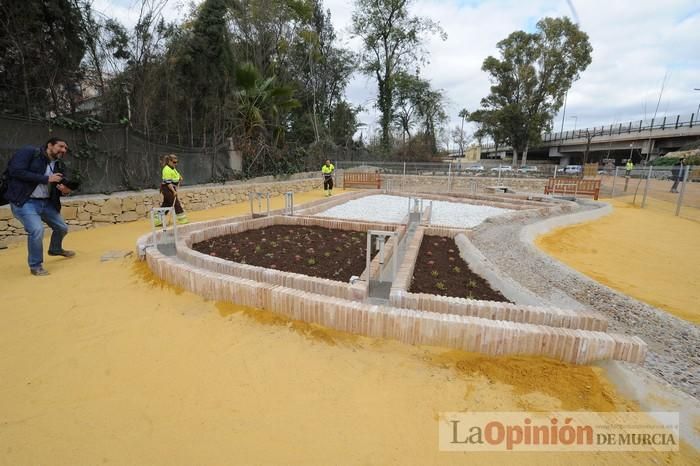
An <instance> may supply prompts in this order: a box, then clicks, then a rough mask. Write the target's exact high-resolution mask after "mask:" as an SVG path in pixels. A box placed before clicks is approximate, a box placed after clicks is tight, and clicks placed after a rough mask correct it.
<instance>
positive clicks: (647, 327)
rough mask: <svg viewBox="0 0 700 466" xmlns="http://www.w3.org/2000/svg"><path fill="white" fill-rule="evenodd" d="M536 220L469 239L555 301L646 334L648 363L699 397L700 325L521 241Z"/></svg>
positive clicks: (488, 228)
mask: <svg viewBox="0 0 700 466" xmlns="http://www.w3.org/2000/svg"><path fill="white" fill-rule="evenodd" d="M580 208H581V209H590V208H594V207H592V206H590V205H582V206H581V207H580ZM536 221H539V219H534V220H528V221H526V222H516V223H512V224H491V223H484V224H483V225H481V226H480V227H478V228H477V229H476V231H475V232H474V235H473V236H472V237H471V238H470V239H471V241H472V242H473V244H474V245H475V246H476V247H477V248H478V249H479V250H480V251H481V252H482V253H483V254H484V255H485V256H486V257H487V258H488V259H489V260H490V261H491V262H493V263H494V264H495V265H496V266H497V267H498V268H499V269H500V270H501V273H503V274H506V275H509V276H510V277H511V278H513V279H514V280H516V281H517V282H519V283H520V284H521V285H522V286H524V287H525V288H528V289H529V290H530V291H532V292H533V293H535V294H536V295H538V296H540V297H542V298H544V299H546V300H548V301H550V302H552V303H553V304H555V305H568V306H566V307H571V308H578V307H586V308H590V309H594V310H596V311H598V312H600V313H602V314H604V315H606V316H607V317H608V319H609V321H610V325H609V331H611V332H617V333H623V334H627V335H637V336H639V337H640V338H642V339H643V340H644V341H645V342H646V343H647V344H648V345H649V353H648V356H647V359H646V362H645V363H644V366H645V367H646V368H647V369H648V370H649V371H651V372H652V373H654V374H656V375H658V376H659V377H661V378H662V379H664V380H666V381H667V382H669V383H670V384H672V385H673V386H675V387H677V388H679V389H680V390H682V391H684V392H685V393H688V394H690V395H692V396H693V397H695V398H700V327H698V326H696V325H694V324H692V323H690V322H686V321H684V320H682V319H678V318H676V317H674V316H672V315H670V314H668V313H666V312H664V311H661V310H659V309H656V308H655V307H652V306H650V305H647V304H645V303H642V302H640V301H637V300H635V299H633V298H630V297H628V296H626V295H624V294H622V293H619V292H617V291H614V290H612V289H610V288H608V287H606V286H604V285H601V284H599V283H597V282H595V281H593V280H592V279H590V278H588V277H586V276H584V275H582V274H581V273H579V272H577V271H574V270H572V269H570V268H569V267H567V266H566V265H564V264H562V263H560V262H558V261H555V260H553V259H552V258H550V257H549V256H547V255H546V254H544V253H542V252H540V251H539V250H538V249H536V248H535V247H534V246H532V245H530V244H526V243H523V242H522V241H520V239H519V235H520V230H521V229H522V228H523V226H524V225H525V224H526V223H533V222H536ZM506 245H507V246H506ZM504 246H506V247H504ZM572 300H575V301H572Z"/></svg>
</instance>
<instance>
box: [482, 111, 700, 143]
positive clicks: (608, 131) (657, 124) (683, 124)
mask: <svg viewBox="0 0 700 466" xmlns="http://www.w3.org/2000/svg"><path fill="white" fill-rule="evenodd" d="M693 126H698V115H696V114H695V113H691V114H690V119H688V120H684V121H681V115H676V116H675V117H670V118H669V117H663V118H652V119H651V120H638V121H637V120H635V121H629V122H627V123H613V124H610V125H603V126H594V127H593V128H582V129H577V130H573V131H564V132H563V133H561V132H557V133H542V142H552V141H567V140H570V139H586V137H587V136H588V135H594V136H613V135H618V134H632V133H643V132H645V131H653V130H657V129H658V130H662V131H665V130H674V129H678V128H692V127H693ZM495 147H496V144H495V143H492V142H490V143H487V144H482V145H481V149H482V150H483V149H491V148H495ZM498 147H499V148H501V147H502V148H503V149H506V148H508V147H509V146H507V145H505V144H499V146H498Z"/></svg>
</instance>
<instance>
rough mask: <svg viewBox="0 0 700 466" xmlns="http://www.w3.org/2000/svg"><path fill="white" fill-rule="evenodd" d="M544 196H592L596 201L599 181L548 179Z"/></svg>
mask: <svg viewBox="0 0 700 466" xmlns="http://www.w3.org/2000/svg"><path fill="white" fill-rule="evenodd" d="M544 193H545V194H572V195H574V197H575V196H578V195H579V194H580V195H582V196H593V199H594V200H596V201H597V200H598V195H599V194H600V180H594V179H585V178H550V179H548V180H547V185H546V186H545V187H544Z"/></svg>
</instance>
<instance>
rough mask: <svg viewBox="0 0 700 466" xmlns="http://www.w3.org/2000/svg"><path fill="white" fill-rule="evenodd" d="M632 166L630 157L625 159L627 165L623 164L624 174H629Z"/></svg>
mask: <svg viewBox="0 0 700 466" xmlns="http://www.w3.org/2000/svg"><path fill="white" fill-rule="evenodd" d="M633 168H634V164H633V163H632V159H629V160H628V161H627V165H625V176H630V175H631V174H632V169H633Z"/></svg>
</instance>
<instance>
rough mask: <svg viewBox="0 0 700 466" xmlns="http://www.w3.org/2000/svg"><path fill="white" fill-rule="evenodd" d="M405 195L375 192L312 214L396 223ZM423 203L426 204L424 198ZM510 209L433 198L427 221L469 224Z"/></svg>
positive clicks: (405, 205)
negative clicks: (374, 194) (434, 199)
mask: <svg viewBox="0 0 700 466" xmlns="http://www.w3.org/2000/svg"><path fill="white" fill-rule="evenodd" d="M408 202H409V199H408V198H407V197H401V196H388V195H384V194H381V195H376V196H367V197H363V198H360V199H355V200H352V201H348V202H346V203H344V204H341V205H339V206H336V207H332V208H330V209H328V210H326V211H324V212H320V213H318V214H316V215H318V216H323V217H332V218H345V219H352V220H365V221H374V222H391V223H397V222H400V221H402V220H403V219H404V217H405V216H406V215H408ZM423 207H424V208H425V207H427V203H426V202H425V201H424V203H423ZM507 212H511V210H510V209H500V208H498V207H489V206H480V205H472V204H465V203H460V202H447V201H433V209H432V214H431V216H430V224H431V225H443V226H450V227H456V228H473V227H475V226H477V225H479V224H481V223H482V222H483V221H484V220H486V219H487V218H490V217H494V216H497V215H501V214H504V213H507Z"/></svg>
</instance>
